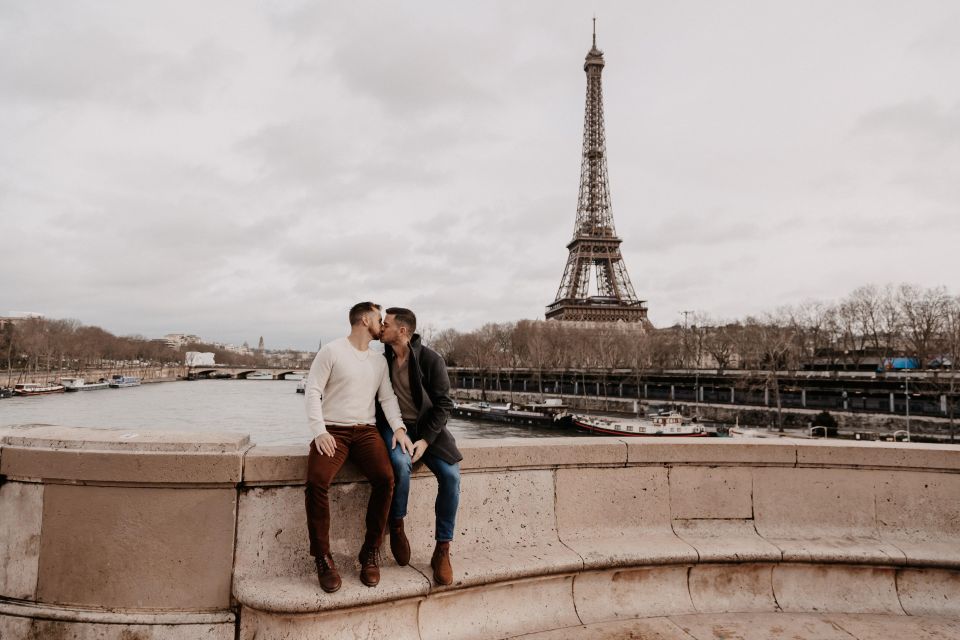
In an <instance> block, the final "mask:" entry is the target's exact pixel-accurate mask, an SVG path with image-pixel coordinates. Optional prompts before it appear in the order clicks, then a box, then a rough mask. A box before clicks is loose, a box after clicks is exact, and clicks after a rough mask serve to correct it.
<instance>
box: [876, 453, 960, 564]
mask: <svg viewBox="0 0 960 640" xmlns="http://www.w3.org/2000/svg"><path fill="white" fill-rule="evenodd" d="M876 493H877V500H876V502H877V522H878V527H879V531H880V537H881V539H883V540H884V541H886V542H889V543H891V544H893V545H895V546H896V547H897V548H898V549H899V550H901V551H902V552H903V553H904V554H905V555H906V558H907V562H908V564H911V565H932V566H941V567H942V566H953V567H958V568H960V474H954V473H930V472H904V471H901V472H890V473H882V474H879V475H878V477H877V492H876Z"/></svg>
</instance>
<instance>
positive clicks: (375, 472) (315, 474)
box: [306, 424, 393, 556]
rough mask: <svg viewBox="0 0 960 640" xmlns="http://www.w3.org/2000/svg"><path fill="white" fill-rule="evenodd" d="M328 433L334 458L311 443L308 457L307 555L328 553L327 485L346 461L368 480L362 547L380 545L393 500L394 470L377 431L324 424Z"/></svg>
mask: <svg viewBox="0 0 960 640" xmlns="http://www.w3.org/2000/svg"><path fill="white" fill-rule="evenodd" d="M327 432H328V433H330V435H332V436H333V437H334V439H335V440H336V441H337V450H336V451H335V452H334V454H333V456H328V455H324V454H321V453H320V452H319V451H317V445H316V442H312V441H311V443H310V455H309V457H308V458H307V488H306V506H307V530H308V531H309V533H310V555H312V556H320V555H322V554H325V553H330V495H329V494H330V483H331V482H333V478H334V477H335V476H336V475H337V472H338V471H340V467H342V466H343V463H344V462H346V461H347V460H350V461H351V462H353V463H354V464H355V465H357V467H358V468H359V469H360V472H361V473H362V474H363V475H364V476H366V478H367V480H369V481H370V488H371V491H370V500H368V501H367V518H366V524H367V533H366V537H365V538H364V544H366V545H368V546H369V545H373V546H376V547H379V546H380V540H381V539H382V538H383V532H384V529H385V528H386V526H387V514H388V513H389V511H390V499H391V498H392V497H393V467H392V466H391V465H390V458H389V456H388V455H387V448H386V447H385V446H384V444H383V438H382V437H380V432H379V431H377V428H376V427H375V426H373V425H369V424H361V425H355V426H349V427H341V426H336V425H327Z"/></svg>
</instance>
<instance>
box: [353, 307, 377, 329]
mask: <svg viewBox="0 0 960 640" xmlns="http://www.w3.org/2000/svg"><path fill="white" fill-rule="evenodd" d="M371 311H380V305H378V304H376V303H375V302H358V303H357V304H355V305H353V306H352V307H350V326H351V327H352V326H353V325H355V324H360V321H361V320H362V319H363V316H365V315H366V314H368V313H370V312H371Z"/></svg>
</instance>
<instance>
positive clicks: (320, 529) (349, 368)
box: [306, 302, 413, 593]
mask: <svg viewBox="0 0 960 640" xmlns="http://www.w3.org/2000/svg"><path fill="white" fill-rule="evenodd" d="M381 331H382V321H381V317H380V306H379V305H376V304H374V303H372V302H361V303H359V304H355V305H354V306H353V307H352V308H351V309H350V335H349V336H347V337H346V338H340V339H339V340H334V341H333V342H330V343H329V344H327V345H325V346H324V347H323V348H322V349H320V351H319V352H318V353H317V357H316V358H315V359H314V361H313V365H312V366H311V367H310V375H309V376H307V384H306V401H307V420H308V422H309V424H310V430H311V431H312V432H313V435H314V439H313V442H311V443H310V455H309V457H308V458H307V488H306V507H307V529H308V530H309V533H310V555H312V556H313V557H314V559H315V562H316V565H317V576H318V578H319V580H320V586H321V588H323V590H324V591H326V592H327V593H333V592H334V591H336V590H337V589H339V588H340V583H341V581H340V574H339V573H337V568H336V566H335V565H334V562H333V556H332V555H331V554H330V502H329V492H330V483H331V482H332V481H333V478H334V476H336V475H337V472H338V471H339V470H340V467H342V466H343V463H344V462H345V461H346V460H348V459H349V460H351V461H353V462H354V464H356V465H357V467H359V469H360V471H361V473H363V474H364V476H366V478H367V479H368V480H369V481H370V486H371V492H370V500H369V501H368V502H367V517H366V525H367V531H366V537H365V538H364V542H363V546H362V547H361V549H360V555H359V560H360V581H361V582H363V584H365V585H367V586H368V587H375V586H376V585H377V584H378V583H379V582H380V568H379V566H378V564H377V562H378V556H379V550H380V540H381V539H382V538H383V532H384V528H385V527H386V524H387V513H388V512H389V509H390V499H391V497H392V496H393V469H392V467H391V464H390V458H389V457H388V456H387V451H386V449H385V448H384V446H383V440H382V439H381V437H380V433H379V432H378V431H377V427H376V417H375V411H376V410H375V406H374V399H376V400H379V402H380V406H381V407H382V408H383V412H384V414H385V415H386V418H387V421H388V423H389V425H390V428H391V429H393V431H394V433H395V434H396V438H397V445H398V446H400V447H401V448H402V449H403V450H404V451H407V452H408V453H409V452H411V451H412V450H413V445H412V443H411V442H410V438H409V437H408V436H407V434H406V428H405V427H404V425H403V420H402V418H401V414H400V406H399V405H398V403H397V397H396V395H395V394H394V392H393V387H392V386H391V385H390V377H389V374H388V372H387V361H386V360H385V359H384V357H383V356H382V355H381V354H379V353H377V352H375V351H370V348H369V345H370V341H371V340H376V339H377V338H379V337H380V333H381Z"/></svg>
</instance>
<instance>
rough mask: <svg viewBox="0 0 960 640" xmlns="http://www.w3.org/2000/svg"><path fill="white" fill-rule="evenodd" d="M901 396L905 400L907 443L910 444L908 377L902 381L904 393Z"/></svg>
mask: <svg viewBox="0 0 960 640" xmlns="http://www.w3.org/2000/svg"><path fill="white" fill-rule="evenodd" d="M903 395H904V396H905V397H906V400H907V442H910V378H909V376H908V377H907V378H905V379H904V392H903Z"/></svg>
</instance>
